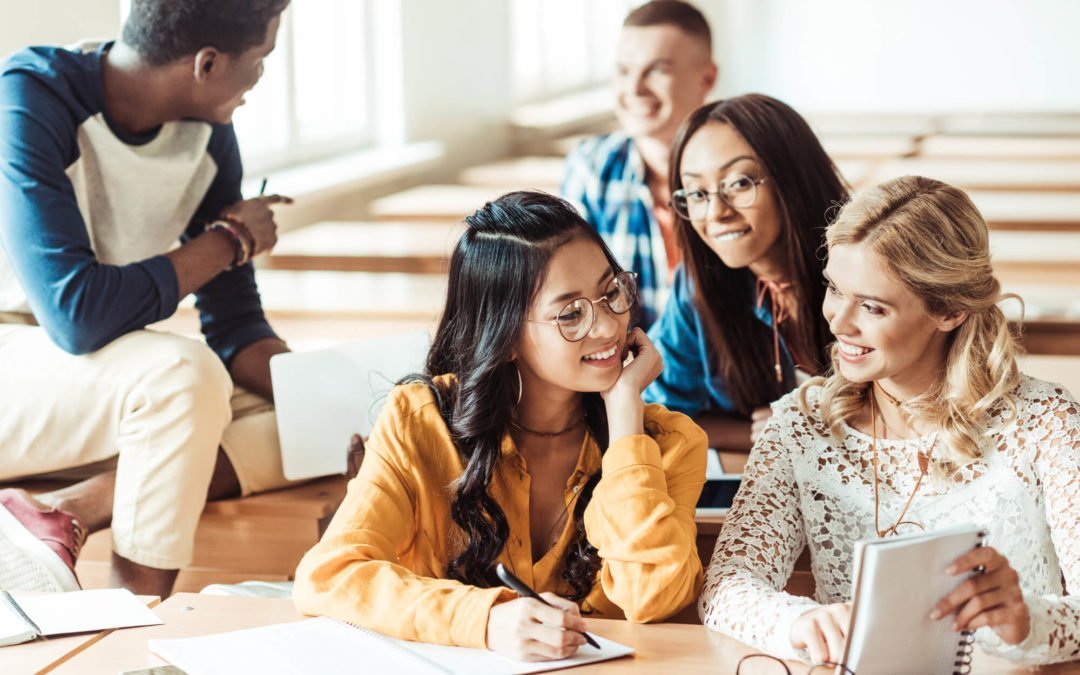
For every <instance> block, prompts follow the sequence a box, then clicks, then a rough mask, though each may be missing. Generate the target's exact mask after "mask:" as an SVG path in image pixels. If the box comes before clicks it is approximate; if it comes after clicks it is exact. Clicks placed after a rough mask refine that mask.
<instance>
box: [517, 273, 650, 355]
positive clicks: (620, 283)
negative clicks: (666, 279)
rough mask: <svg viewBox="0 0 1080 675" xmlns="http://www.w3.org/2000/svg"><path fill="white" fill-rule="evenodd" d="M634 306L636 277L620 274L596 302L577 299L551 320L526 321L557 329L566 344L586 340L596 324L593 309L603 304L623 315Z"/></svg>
mask: <svg viewBox="0 0 1080 675" xmlns="http://www.w3.org/2000/svg"><path fill="white" fill-rule="evenodd" d="M636 302H637V274H635V273H634V272H619V273H618V274H616V275H615V276H614V278H612V280H611V281H610V282H609V283H608V285H607V289H606V290H605V291H604V294H603V295H601V296H600V297H599V298H597V299H595V300H590V299H589V298H577V299H576V300H571V301H570V302H568V303H567V304H566V306H565V307H563V308H562V309H561V310H559V313H558V314H557V315H556V316H555V318H554V319H550V320H546V321H545V320H543V319H529V320H528V321H529V322H530V323H546V324H552V325H554V326H558V328H559V333H560V334H561V335H562V336H563V339H564V340H566V341H567V342H580V341H581V340H584V339H585V336H587V335H588V334H589V333H590V332H591V331H592V328H593V325H594V324H595V323H596V305H598V304H600V303H604V304H605V305H606V306H607V308H608V311H610V312H611V313H612V314H626V313H627V312H629V311H630V308H631V307H633V306H634V303H636Z"/></svg>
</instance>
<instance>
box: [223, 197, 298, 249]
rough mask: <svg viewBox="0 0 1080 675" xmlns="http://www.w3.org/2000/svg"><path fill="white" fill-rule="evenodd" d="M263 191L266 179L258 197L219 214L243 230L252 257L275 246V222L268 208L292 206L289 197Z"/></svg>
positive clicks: (237, 203)
mask: <svg viewBox="0 0 1080 675" xmlns="http://www.w3.org/2000/svg"><path fill="white" fill-rule="evenodd" d="M265 191H266V179H265V178H264V179H263V180H262V185H261V186H260V188H259V196H258V197H255V198H253V199H245V200H244V201H240V202H236V203H235V204H233V205H232V206H230V207H228V208H226V209H225V210H224V211H222V213H221V215H222V217H227V218H228V219H229V220H230V221H232V222H233V223H234V224H237V225H239V226H240V227H241V228H242V229H243V231H244V232H245V234H246V235H247V238H248V239H249V240H250V242H251V244H252V249H253V250H252V255H253V256H254V255H259V254H260V253H265V252H267V251H269V250H270V249H272V248H274V245H275V244H277V222H276V221H275V220H274V212H273V210H272V209H271V208H270V207H271V206H273V205H274V204H292V202H293V200H292V198H290V197H286V196H284V195H277V194H273V195H266V194H264V192H265Z"/></svg>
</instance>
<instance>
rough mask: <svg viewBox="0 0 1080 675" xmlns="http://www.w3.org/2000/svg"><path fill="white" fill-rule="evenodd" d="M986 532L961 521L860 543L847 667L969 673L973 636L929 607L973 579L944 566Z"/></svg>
mask: <svg viewBox="0 0 1080 675" xmlns="http://www.w3.org/2000/svg"><path fill="white" fill-rule="evenodd" d="M984 537H985V533H984V532H982V531H981V530H980V529H979V528H977V527H975V526H974V525H962V526H958V527H952V528H948V529H944V530H937V531H934V532H926V533H920V534H913V535H906V536H902V537H892V538H889V539H871V540H867V541H860V542H858V543H857V544H856V545H855V570H854V575H853V579H852V585H853V588H854V593H853V598H852V601H851V625H850V626H849V628H848V643H847V649H846V651H845V653H844V661H843V663H844V665H846V666H847V667H848V668H850V669H851V670H852V671H854V672H856V673H858V674H859V675H882V674H884V673H897V674H898V675H899V674H903V675H906V674H908V673H965V672H968V671H969V670H970V663H971V649H972V645H971V642H972V637H971V635H970V634H966V633H965V634H961V633H957V632H954V631H953V630H952V621H951V619H950V618H949V617H946V618H944V619H941V620H939V621H931V620H930V610H931V609H933V607H934V605H936V604H937V602H938V600H940V599H941V598H942V597H944V596H945V594H947V593H948V592H950V591H951V590H953V589H954V588H956V586H957V585H958V584H960V583H961V582H962V581H964V579H965V578H966V577H963V576H960V577H956V576H951V575H948V574H946V573H945V568H946V567H947V566H948V565H949V563H951V562H952V561H954V560H956V559H957V558H959V557H960V556H961V555H963V554H964V553H966V552H968V551H970V550H971V549H972V548H974V547H977V546H982V544H983V539H984Z"/></svg>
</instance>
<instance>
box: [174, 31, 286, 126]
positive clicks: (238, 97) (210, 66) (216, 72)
mask: <svg viewBox="0 0 1080 675" xmlns="http://www.w3.org/2000/svg"><path fill="white" fill-rule="evenodd" d="M280 24H281V17H280V16H276V17H274V18H273V19H271V20H270V23H269V24H268V25H267V28H266V38H265V39H264V40H263V42H262V44H259V45H256V46H255V47H252V48H251V49H248V50H246V51H243V52H241V53H239V54H229V53H226V52H217V51H215V52H214V53H213V56H212V58H210V60H209V61H207V60H206V59H205V56H204V57H203V60H202V61H199V60H198V59H199V55H197V56H196V59H197V65H198V66H199V67H201V69H202V71H203V72H202V86H201V87H200V89H199V100H198V101H197V103H196V106H197V108H198V110H197V112H196V114H195V116H196V117H198V118H200V119H205V120H208V121H211V122H216V123H218V124H228V123H229V122H231V121H232V117H233V113H234V112H236V109H237V108H238V107H240V106H241V105H243V104H244V95H245V94H247V93H248V92H249V91H251V90H252V89H254V88H255V85H256V84H258V82H259V78H261V77H262V74H263V61H264V59H265V58H266V57H267V56H269V55H270V52H272V51H274V47H275V45H276V41H277V31H278V26H279V25H280ZM207 51H208V50H202V51H201V52H200V55H204V54H205V53H206V52H207Z"/></svg>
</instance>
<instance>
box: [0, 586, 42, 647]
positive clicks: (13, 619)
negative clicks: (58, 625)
mask: <svg viewBox="0 0 1080 675" xmlns="http://www.w3.org/2000/svg"><path fill="white" fill-rule="evenodd" d="M5 593H6V592H5ZM10 602H11V601H9V600H8V599H7V598H5V597H4V593H0V647H6V646H8V645H17V644H19V643H20V642H26V641H27V640H32V639H33V638H34V637H36V636H37V631H35V630H34V629H33V627H32V626H30V625H29V624H28V623H26V620H25V619H23V618H22V615H21V614H19V612H18V610H16V609H15V608H14V607H12V606H11V604H10Z"/></svg>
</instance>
